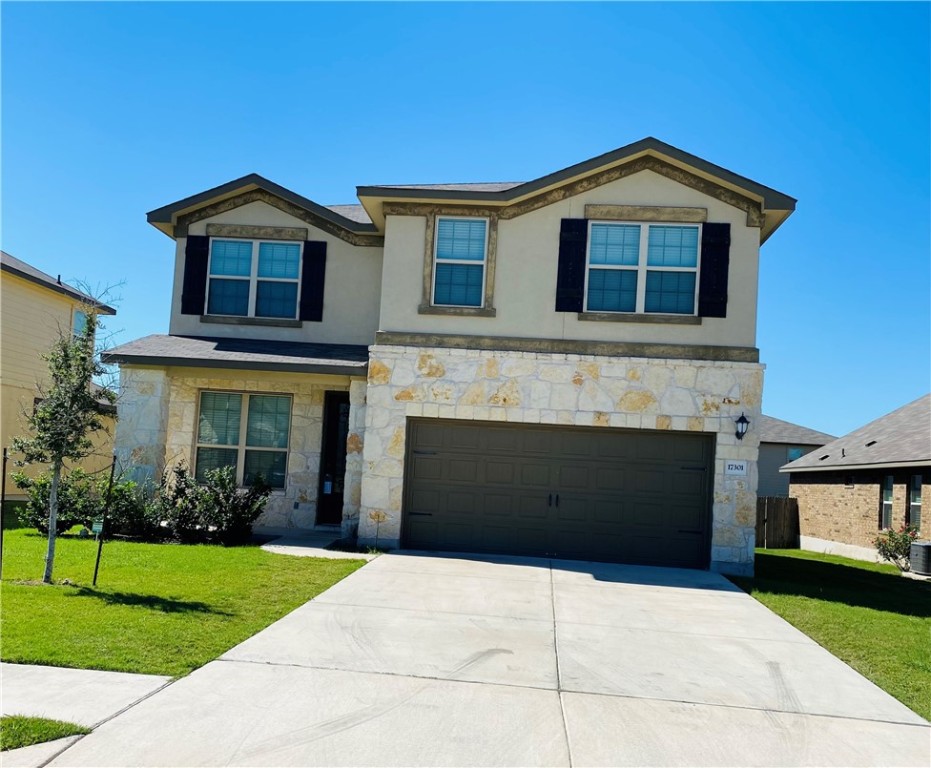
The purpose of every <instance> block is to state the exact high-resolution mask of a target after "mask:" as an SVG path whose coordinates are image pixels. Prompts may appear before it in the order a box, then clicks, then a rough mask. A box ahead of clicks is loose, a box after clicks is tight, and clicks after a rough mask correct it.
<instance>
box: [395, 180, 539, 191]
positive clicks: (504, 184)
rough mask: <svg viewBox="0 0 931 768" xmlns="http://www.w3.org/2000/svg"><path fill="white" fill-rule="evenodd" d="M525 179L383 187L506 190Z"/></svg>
mask: <svg viewBox="0 0 931 768" xmlns="http://www.w3.org/2000/svg"><path fill="white" fill-rule="evenodd" d="M524 183H525V182H523V181H479V182H468V183H464V184H385V185H384V186H381V187H380V188H381V189H423V190H440V191H443V192H506V191H507V190H509V189H514V187H519V186H520V185H521V184H524Z"/></svg>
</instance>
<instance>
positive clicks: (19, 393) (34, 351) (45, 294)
mask: <svg viewBox="0 0 931 768" xmlns="http://www.w3.org/2000/svg"><path fill="white" fill-rule="evenodd" d="M82 307H83V305H82V304H81V302H79V301H76V300H74V299H72V298H70V297H68V296H65V295H63V294H60V293H57V292H56V291H52V290H47V289H45V288H42V287H41V286H38V285H36V284H35V283H32V282H30V281H28V280H24V279H22V278H20V277H17V276H16V275H12V274H10V273H8V272H2V273H0V326H2V328H3V334H2V336H0V441H2V442H0V447H9V445H10V442H11V441H12V439H13V438H14V437H16V436H20V435H22V436H27V435H28V434H29V431H28V427H27V425H26V421H25V414H26V413H29V412H31V411H32V408H33V401H34V400H35V398H36V397H37V395H38V389H37V385H38V384H46V383H47V382H48V363H47V362H46V361H45V360H43V359H42V355H44V354H45V353H46V352H48V351H49V349H51V347H52V345H53V344H54V343H55V342H56V341H57V340H58V338H59V334H60V333H63V334H70V333H71V332H72V322H73V315H74V311H75V310H77V309H81V308H82ZM105 422H106V424H107V431H106V432H100V433H97V435H96V436H95V437H94V449H93V453H92V454H91V455H90V456H88V457H87V458H86V459H84V460H82V461H81V462H79V464H80V466H81V467H82V468H83V469H85V470H86V471H88V472H94V471H98V470H103V469H105V468H106V467H108V466H109V465H110V461H111V455H112V451H113V434H114V432H115V428H114V427H115V422H114V419H113V418H110V417H107V418H105ZM10 457H11V461H10V465H9V472H13V471H15V470H16V469H18V468H17V467H14V466H13V462H12V459H15V458H17V456H16V455H15V454H13V453H12V452H11V453H10ZM44 469H45V467H39V466H33V467H28V468H26V473H27V474H30V475H34V474H36V473H37V472H41V471H42V470H44ZM7 494H8V496H9V497H10V498H18V497H20V496H21V494H19V492H18V489H17V488H16V486H15V485H13V483H12V481H11V480H10V479H9V477H7Z"/></svg>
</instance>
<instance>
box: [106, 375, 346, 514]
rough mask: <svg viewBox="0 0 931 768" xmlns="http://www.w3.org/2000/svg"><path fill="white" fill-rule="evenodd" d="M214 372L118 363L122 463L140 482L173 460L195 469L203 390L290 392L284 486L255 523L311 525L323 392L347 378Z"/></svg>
mask: <svg viewBox="0 0 931 768" xmlns="http://www.w3.org/2000/svg"><path fill="white" fill-rule="evenodd" d="M175 370H180V369H175ZM216 373H217V372H211V373H210V374H209V375H206V376H182V375H176V374H174V373H170V374H166V372H165V371H164V370H159V369H146V370H142V369H131V368H127V367H124V368H123V369H122V371H121V377H122V387H123V399H121V401H120V406H119V407H120V421H119V426H118V429H117V452H118V457H119V458H120V460H121V466H123V467H127V466H132V467H133V469H132V472H133V474H134V475H135V476H136V477H137V478H138V479H144V478H152V479H153V480H157V478H158V477H159V476H160V474H161V472H162V471H163V470H164V469H165V467H170V466H173V465H175V464H176V463H178V462H179V461H184V462H185V463H186V464H188V466H193V459H194V446H195V437H196V429H197V409H198V398H199V392H200V391H201V390H225V391H235V392H244V393H274V394H279V393H280V394H288V395H292V396H293V401H292V406H291V434H290V445H289V451H288V475H287V480H286V483H285V488H284V489H283V490H280V491H273V492H272V495H271V497H270V498H269V502H268V506H267V507H266V509H265V512H264V513H263V515H262V517H260V518H259V519H258V521H256V525H260V526H269V527H276V528H312V527H313V526H314V522H315V518H316V513H317V490H318V474H319V471H320V449H321V441H322V437H323V401H324V393H325V392H326V391H328V390H330V391H345V390H347V389H349V381H348V379H345V378H343V377H340V378H341V379H342V381H341V382H339V383H336V382H335V381H333V379H334V378H335V377H329V379H330V381H326V379H323V377H315V376H312V375H306V374H285V375H277V376H276V375H275V374H272V373H265V372H258V371H231V372H230V373H231V375H230V376H224V377H220V376H217V375H216ZM245 377H248V378H245ZM124 457H125V458H124Z"/></svg>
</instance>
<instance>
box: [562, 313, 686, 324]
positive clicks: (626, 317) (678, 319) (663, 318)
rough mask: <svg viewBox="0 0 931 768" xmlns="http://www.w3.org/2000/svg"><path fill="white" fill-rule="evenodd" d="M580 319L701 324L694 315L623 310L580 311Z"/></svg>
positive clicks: (601, 321)
mask: <svg viewBox="0 0 931 768" xmlns="http://www.w3.org/2000/svg"><path fill="white" fill-rule="evenodd" d="M579 320H584V321H586V322H598V323H659V324H662V325H701V318H700V317H695V316H694V315H638V314H633V313H631V314H625V313H621V312H579Z"/></svg>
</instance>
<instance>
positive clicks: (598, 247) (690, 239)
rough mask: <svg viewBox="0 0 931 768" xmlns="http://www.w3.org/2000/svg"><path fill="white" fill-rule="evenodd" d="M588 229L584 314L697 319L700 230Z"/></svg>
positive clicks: (607, 225) (606, 225)
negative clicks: (695, 317)
mask: <svg viewBox="0 0 931 768" xmlns="http://www.w3.org/2000/svg"><path fill="white" fill-rule="evenodd" d="M589 226H590V230H589V237H588V268H587V270H586V280H585V282H586V285H585V309H586V311H588V312H637V313H661V314H674V315H694V314H696V294H697V287H698V249H699V243H700V242H701V231H700V227H699V226H697V225H668V224H637V223H614V222H591V223H590V225H589Z"/></svg>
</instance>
